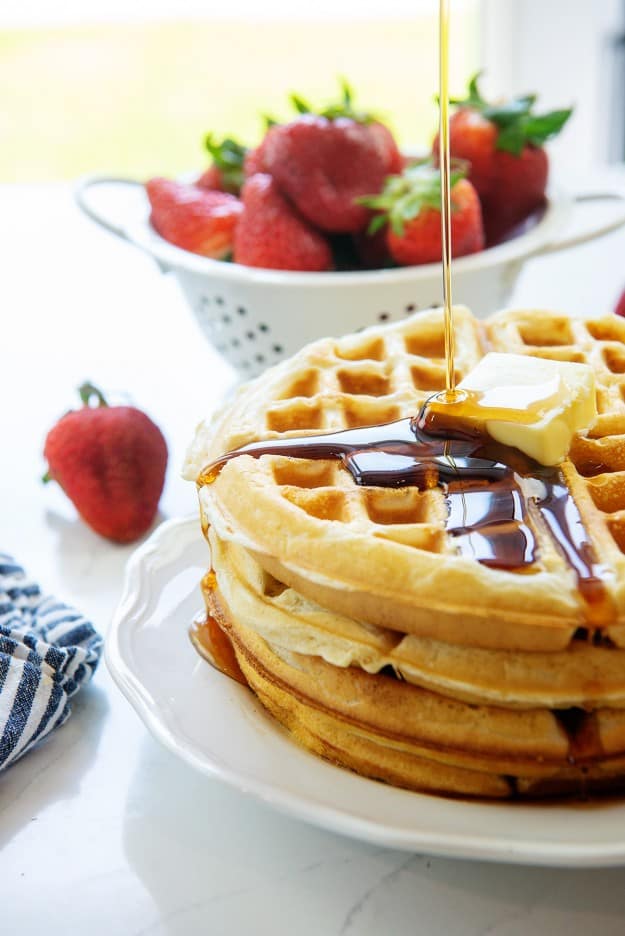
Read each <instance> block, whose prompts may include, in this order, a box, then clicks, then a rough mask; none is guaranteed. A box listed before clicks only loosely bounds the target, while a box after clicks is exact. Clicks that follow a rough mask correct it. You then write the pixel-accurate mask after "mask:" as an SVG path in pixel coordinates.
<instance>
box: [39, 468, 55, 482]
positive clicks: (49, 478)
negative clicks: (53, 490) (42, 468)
mask: <svg viewBox="0 0 625 936" xmlns="http://www.w3.org/2000/svg"><path fill="white" fill-rule="evenodd" d="M41 480H42V481H43V483H44V484H50V481H54V478H53V477H52V475H51V474H50V469H48V470H47V471H46V473H45V474H44V475H42V476H41Z"/></svg>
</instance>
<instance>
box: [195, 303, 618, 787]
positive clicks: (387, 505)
mask: <svg viewBox="0 0 625 936" xmlns="http://www.w3.org/2000/svg"><path fill="white" fill-rule="evenodd" d="M455 323H456V346H457V357H456V362H455V363H456V371H457V373H456V377H457V379H462V377H463V376H464V375H465V374H466V373H468V372H469V371H470V370H471V369H472V368H473V367H474V366H475V364H476V363H477V361H478V360H479V359H480V358H481V356H482V355H483V354H484V353H485V352H486V351H488V350H497V351H508V352H514V353H517V354H518V353H522V354H531V355H536V356H539V357H547V358H552V359H555V360H566V361H576V362H585V363H587V364H589V365H590V366H591V367H592V369H593V371H594V374H595V379H596V383H597V401H598V410H599V417H598V419H597V421H596V423H595V424H594V425H593V427H592V428H591V430H590V431H589V433H588V434H587V435H578V436H577V437H576V438H575V440H574V443H573V445H572V448H571V451H570V455H569V458H568V460H567V461H566V462H565V463H564V464H563V465H562V466H561V468H562V473H563V476H564V478H565V480H566V484H567V486H568V488H569V491H570V493H571V495H572V497H573V499H574V501H575V504H576V506H577V509H578V511H579V513H580V515H581V518H582V521H583V525H584V528H585V530H586V532H587V534H588V535H589V538H590V540H591V542H592V546H593V550H594V552H595V555H596V556H597V557H598V558H599V560H600V562H601V566H602V579H603V581H604V589H603V595H602V598H601V600H600V601H593V602H588V601H587V600H585V599H584V598H583V596H582V594H581V592H580V588H579V585H578V580H577V577H576V575H575V573H574V571H573V569H572V568H571V566H570V565H569V564H568V563H567V561H566V560H565V558H564V556H563V555H562V553H561V551H560V549H559V548H558V547H557V546H556V545H555V543H554V541H553V539H552V537H551V536H550V535H549V533H548V531H547V530H546V528H545V527H544V524H541V523H540V522H539V521H537V520H536V518H534V520H533V522H534V533H535V536H536V540H537V547H538V548H537V558H536V561H535V562H534V563H533V564H532V565H531V566H529V567H525V568H524V569H523V570H522V571H508V570H504V569H496V568H489V567H487V566H485V565H482V564H479V563H477V562H476V561H474V560H472V559H470V558H467V557H466V556H463V555H460V554H459V553H458V552H457V549H456V546H455V544H454V540H453V538H452V537H451V536H450V535H449V534H448V533H447V532H446V530H445V520H446V516H447V508H446V505H445V500H444V495H443V492H442V491H441V489H439V488H434V489H428V490H423V491H421V490H417V489H416V488H414V487H404V488H395V489H393V488H376V487H359V486H357V485H356V484H355V482H354V481H353V480H352V478H351V475H350V474H349V473H348V472H346V471H345V470H344V469H343V468H342V467H341V466H340V464H339V462H338V461H334V460H313V459H305V458H289V457H285V456H284V455H275V454H267V455H262V456H261V457H259V458H258V457H252V456H250V455H245V454H242V455H240V456H238V457H236V458H233V459H232V460H231V461H228V462H227V463H226V464H225V465H224V466H223V468H222V470H221V471H220V473H219V474H218V475H217V476H215V475H216V473H213V475H211V476H210V477H208V476H206V475H202V472H203V469H204V468H205V467H206V465H207V464H208V463H209V462H211V461H212V460H213V459H215V458H217V457H218V456H220V455H221V454H223V453H224V452H226V451H230V450H232V449H234V448H237V447H239V446H241V445H245V444H246V443H249V442H252V441H256V440H261V439H262V440H272V439H282V438H289V437H293V436H301V435H307V436H310V435H314V434H316V433H324V432H329V431H336V430H340V429H344V428H353V427H358V426H373V425H378V424H380V423H384V422H390V421H393V420H397V419H401V418H403V417H407V416H414V414H415V413H416V412H417V411H418V409H419V408H420V406H421V405H422V404H423V402H424V401H425V399H427V397H428V396H429V395H430V394H431V393H432V392H435V391H437V390H440V389H442V388H443V387H444V383H445V369H444V360H443V355H444V341H443V319H442V312H441V310H430V311H428V312H425V313H420V314H417V315H415V316H413V317H411V318H410V319H407V320H406V321H404V322H401V323H398V324H392V325H388V326H382V327H379V328H372V329H368V330H367V331H364V332H363V333H361V334H359V335H352V336H348V337H346V338H342V339H338V340H337V339H325V340H323V341H320V342H316V343H315V344H313V345H310V346H309V347H308V348H305V349H303V350H302V351H301V352H300V353H299V354H297V355H296V356H295V357H294V358H292V359H291V360H290V361H287V362H284V363H283V364H281V365H278V366H277V367H275V368H273V369H272V370H271V371H268V372H267V373H266V374H265V375H263V376H262V377H260V378H258V379H257V380H256V381H254V382H253V383H251V384H249V385H247V386H246V387H243V388H242V389H241V390H240V391H239V393H238V395H237V396H236V397H235V399H234V400H232V401H231V402H230V403H229V404H228V405H227V406H226V407H225V409H224V410H223V412H222V413H221V414H220V416H219V417H218V418H217V419H216V420H215V421H213V423H212V424H210V425H203V426H200V427H199V428H198V432H197V434H196V438H195V440H194V442H193V443H192V446H191V448H190V450H189V453H188V457H187V462H186V466H185V473H186V475H187V477H189V478H190V479H193V480H197V479H198V478H199V479H200V481H201V482H202V483H201V485H200V508H201V514H202V520H203V526H204V528H205V530H206V531H208V530H209V528H210V531H211V533H210V536H211V540H212V552H213V564H214V568H215V572H216V580H217V583H218V587H217V589H216V591H215V592H214V594H213V593H211V595H208V596H207V600H208V603H209V606H210V609H211V613H213V614H214V615H216V616H218V619H219V621H220V623H221V624H222V626H223V627H224V628H225V629H226V630H227V632H228V634H229V636H230V638H231V640H232V642H233V645H234V647H235V651H236V653H237V657H238V658H239V663H240V665H241V667H242V669H243V671H244V673H245V675H246V678H247V679H248V681H249V682H250V685H251V686H252V688H254V690H255V691H256V692H257V694H258V695H259V698H260V699H261V701H262V702H263V703H264V704H266V705H267V707H268V708H269V709H270V711H272V712H273V713H274V714H276V716H277V717H278V719H279V720H281V721H282V722H283V723H284V724H286V725H287V726H288V727H289V728H290V729H291V731H292V732H293V733H294V735H295V736H296V738H297V739H298V740H299V741H300V742H302V743H304V744H305V745H306V746H308V747H310V748H311V749H313V750H315V751H317V752H318V753H322V754H324V755H325V756H328V757H330V759H332V760H335V761H336V762H338V763H341V764H344V765H345V766H349V767H352V768H354V769H356V770H358V771H359V772H361V773H364V774H366V775H369V776H376V777H379V778H380V779H385V780H388V781H389V782H392V783H398V784H399V785H402V786H407V787H410V788H413V789H426V790H436V791H443V792H450V793H459V794H460V793H462V794H467V795H480V796H481V795H483V796H499V797H501V796H510V795H513V794H520V795H539V794H541V793H545V792H546V793H549V792H555V793H557V792H566V791H571V790H579V789H581V788H586V785H589V788H593V789H594V788H603V787H604V786H606V787H611V786H613V785H615V784H617V785H618V784H620V782H621V779H622V778H623V777H625V723H624V721H623V719H624V718H625V665H624V661H625V629H624V626H625V593H624V590H623V589H624V587H625V567H624V565H623V563H624V562H625V558H624V556H623V551H625V323H624V322H622V321H620V320H618V319H613V318H610V319H600V320H595V319H588V320H581V319H573V318H570V317H567V316H564V315H559V314H554V313H548V312H542V311H535V310H532V311H519V312H517V311H512V312H505V313H500V314H499V315H497V316H495V317H493V318H491V319H490V320H489V321H487V322H486V323H478V322H477V321H476V320H475V319H473V317H472V316H471V315H470V313H469V312H468V311H467V310H465V309H456V310H455ZM209 481H210V482H211V483H208V482H209ZM398 677H399V678H398ZM302 680H303V682H302ZM324 686H327V687H329V688H327V691H326V690H323V689H322V687H324ZM315 687H316V688H315ZM324 692H325V695H324V694H323V693H324ZM315 693H317V694H315ZM319 693H321V695H319ZM355 699H358V703H359V706H360V707H361V708H362V710H363V712H366V717H365V716H364V715H363V718H362V719H360V717H358V718H356V715H355V709H354V705H355V702H354V700H355ZM346 700H347V702H346ZM376 700H377V701H376ZM382 700H384V701H383V704H382V707H383V708H384V709H385V712H387V713H389V717H390V712H391V711H393V712H394V713H395V718H396V721H395V722H394V723H393V724H391V723H389V722H387V721H385V720H384V718H382V720H380V718H379V717H378V718H377V719H376V717H374V716H375V710H376V709H378V708H379V707H380V706H379V704H378V703H381V702H382ZM392 700H394V701H392ZM402 700H403V702H402ZM408 700H409V701H408ZM345 705H347V708H345ZM402 706H403V707H402ZM419 706H421V709H419ZM414 707H416V709H415V711H417V710H422V713H426V715H427V717H428V718H430V719H433V724H434V725H435V729H436V730H435V731H434V735H435V736H429V737H427V738H424V737H423V736H422V735H420V734H419V733H418V732H417V733H416V734H414V732H411V731H408V730H407V723H406V724H403V722H402V719H404V718H408V711H412V709H413V708H414ZM350 712H351V714H350ZM445 713H446V714H445ZM476 713H477V714H476ZM584 713H586V714H584ZM589 713H590V714H589ZM378 714H380V713H378ZM382 714H384V713H382ZM415 718H417V716H416V715H415ZM417 720H418V718H417ZM425 720H426V718H425V715H422V717H421V722H424V721H425ZM478 723H479V724H478ZM402 724H403V728H402ZM404 729H406V730H404ZM485 738H490V741H489V742H488V743H487V741H486V740H485ZM506 739H507V740H506ZM582 742H583V743H582ZM489 744H490V746H489ZM374 765H378V766H377V767H376V768H375V770H374V769H373V766H374ZM382 765H384V766H382Z"/></svg>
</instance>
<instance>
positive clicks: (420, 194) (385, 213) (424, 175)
mask: <svg viewBox="0 0 625 936" xmlns="http://www.w3.org/2000/svg"><path fill="white" fill-rule="evenodd" d="M465 176H466V166H465V165H459V166H454V168H453V169H452V173H451V178H450V187H451V195H452V202H451V207H452V211H453V210H454V201H453V187H454V185H455V184H456V182H458V181H459V180H460V179H463V178H464V177H465ZM357 201H358V203H359V204H361V205H365V207H367V208H372V209H373V210H374V211H376V212H378V213H377V214H376V215H375V217H373V218H372V219H371V222H370V223H369V227H368V228H367V234H371V235H372V234H375V233H376V232H377V231H379V230H380V228H382V227H384V225H385V224H387V223H388V224H390V226H391V228H392V229H393V231H394V232H395V233H396V234H398V235H399V236H400V237H401V236H402V235H403V233H404V224H405V222H406V221H412V220H413V218H416V217H417V215H418V214H420V212H421V211H422V210H423V209H425V208H430V209H433V210H434V211H440V210H441V174H440V171H439V169H438V168H436V167H435V166H433V165H432V163H431V162H429V161H428V162H421V163H417V164H415V165H412V166H408V167H407V168H406V169H404V171H403V172H402V173H401V175H394V176H389V177H388V179H387V180H386V183H385V185H384V188H383V190H382V192H381V193H380V194H379V195H365V196H364V197H362V198H358V199H357Z"/></svg>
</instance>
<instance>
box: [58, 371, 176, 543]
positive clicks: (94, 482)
mask: <svg viewBox="0 0 625 936" xmlns="http://www.w3.org/2000/svg"><path fill="white" fill-rule="evenodd" d="M79 393H80V397H81V400H82V401H83V407H82V408H81V409H78V410H73V411H71V412H69V413H66V414H65V416H63V417H61V419H60V420H59V421H58V422H57V423H56V425H55V426H53V428H52V429H51V430H50V432H49V433H48V435H47V438H46V442H45V448H44V456H45V458H46V460H47V462H48V471H47V474H46V475H45V477H44V481H51V480H52V481H57V482H58V483H59V484H60V485H61V487H62V488H63V490H64V491H65V493H66V494H67V496H68V497H69V499H70V500H71V501H72V503H73V504H74V506H75V507H76V509H77V510H78V513H79V514H80V516H81V517H82V518H83V520H84V521H85V522H86V523H88V524H89V526H90V527H91V528H92V529H93V530H95V531H96V533H99V534H100V535H101V536H104V537H106V538H107V539H110V540H113V541H114V542H116V543H131V542H133V541H134V540H136V539H138V538H139V537H140V536H141V535H142V534H143V533H145V532H146V530H147V529H148V528H149V527H150V525H151V524H152V521H153V520H154V516H155V514H156V510H157V507H158V502H159V499H160V496H161V492H162V490H163V483H164V480H165V468H166V466H167V445H166V443H165V439H164V438H163V434H162V433H161V431H160V429H159V428H158V426H156V425H155V424H154V423H153V422H152V420H151V419H149V418H148V417H147V416H146V415H145V413H142V412H141V410H138V409H135V407H133V406H107V404H106V401H105V399H104V397H103V396H102V394H101V393H100V391H99V390H97V389H96V388H95V387H93V386H92V385H91V384H88V383H87V384H83V386H82V387H80V390H79ZM93 398H95V400H96V402H97V405H96V406H91V405H90V402H91V400H92V399H93Z"/></svg>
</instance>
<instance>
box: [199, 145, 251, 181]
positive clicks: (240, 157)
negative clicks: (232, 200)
mask: <svg viewBox="0 0 625 936" xmlns="http://www.w3.org/2000/svg"><path fill="white" fill-rule="evenodd" d="M204 146H205V147H206V149H207V150H208V153H209V155H210V156H211V158H212V160H213V163H214V165H215V166H216V168H217V169H219V172H220V173H221V176H222V178H223V180H224V182H225V183H226V184H227V185H229V186H231V187H232V188H241V186H242V185H243V181H244V174H243V162H244V160H245V154H246V153H247V150H248V148H247V146H243V144H242V143H239V142H238V140H233V139H232V137H224V139H223V140H221V141H220V142H218V141H217V140H216V139H215V137H214V135H213V134H212V133H207V134H206V136H205V138H204Z"/></svg>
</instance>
